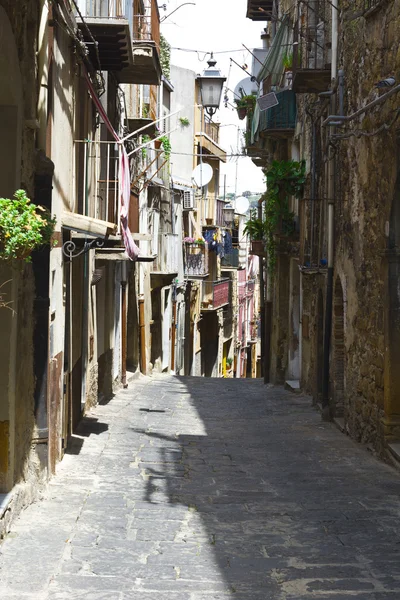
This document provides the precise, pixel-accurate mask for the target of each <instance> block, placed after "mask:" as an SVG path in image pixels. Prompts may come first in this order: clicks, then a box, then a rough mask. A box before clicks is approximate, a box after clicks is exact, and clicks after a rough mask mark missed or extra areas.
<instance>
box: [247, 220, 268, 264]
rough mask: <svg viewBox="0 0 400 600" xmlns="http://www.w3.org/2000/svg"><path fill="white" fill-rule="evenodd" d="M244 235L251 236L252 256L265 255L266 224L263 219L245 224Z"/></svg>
mask: <svg viewBox="0 0 400 600" xmlns="http://www.w3.org/2000/svg"><path fill="white" fill-rule="evenodd" d="M244 233H245V234H247V235H249V236H250V242H251V252H250V253H251V254H255V255H257V256H262V255H263V254H264V233H265V223H264V221H263V220H262V219H249V220H248V221H247V223H246V224H245V228H244Z"/></svg>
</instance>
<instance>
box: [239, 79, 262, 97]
mask: <svg viewBox="0 0 400 600" xmlns="http://www.w3.org/2000/svg"><path fill="white" fill-rule="evenodd" d="M257 93H258V87H257V84H256V83H254V82H253V81H251V77H246V78H245V79H242V81H239V83H238V84H237V86H236V87H235V89H234V98H236V99H239V98H241V97H242V96H250V95H251V94H257Z"/></svg>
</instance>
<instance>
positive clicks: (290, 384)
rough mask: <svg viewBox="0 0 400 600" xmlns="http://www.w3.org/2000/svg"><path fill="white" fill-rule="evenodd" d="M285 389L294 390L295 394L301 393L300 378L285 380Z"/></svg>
mask: <svg viewBox="0 0 400 600" xmlns="http://www.w3.org/2000/svg"><path fill="white" fill-rule="evenodd" d="M285 390H289V392H293V393H294V394H300V392H301V389H300V381H299V380H298V379H287V380H286V381H285Z"/></svg>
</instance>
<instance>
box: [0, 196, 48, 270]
mask: <svg viewBox="0 0 400 600" xmlns="http://www.w3.org/2000/svg"><path fill="white" fill-rule="evenodd" d="M55 224H56V219H55V218H53V217H52V216H51V214H50V212H49V211H48V210H47V209H46V208H44V207H43V206H40V205H36V204H33V203H32V202H31V201H30V199H29V198H28V197H27V195H26V192H25V190H17V191H16V192H15V194H14V198H13V199H10V198H0V259H1V260H11V259H13V258H17V259H23V260H25V261H26V262H30V261H31V257H30V254H31V252H32V251H33V250H36V249H37V248H40V246H44V245H46V244H50V242H51V236H52V235H53V232H54V228H55Z"/></svg>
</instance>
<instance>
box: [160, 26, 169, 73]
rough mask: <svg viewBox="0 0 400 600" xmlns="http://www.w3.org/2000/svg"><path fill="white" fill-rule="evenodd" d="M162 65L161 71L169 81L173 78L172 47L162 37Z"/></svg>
mask: <svg viewBox="0 0 400 600" xmlns="http://www.w3.org/2000/svg"><path fill="white" fill-rule="evenodd" d="M160 64H161V70H162V73H163V75H164V77H166V78H167V79H170V78H171V46H170V44H169V43H168V42H167V40H166V39H165V37H164V36H163V35H162V34H161V35H160Z"/></svg>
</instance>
